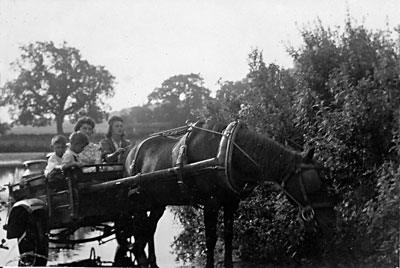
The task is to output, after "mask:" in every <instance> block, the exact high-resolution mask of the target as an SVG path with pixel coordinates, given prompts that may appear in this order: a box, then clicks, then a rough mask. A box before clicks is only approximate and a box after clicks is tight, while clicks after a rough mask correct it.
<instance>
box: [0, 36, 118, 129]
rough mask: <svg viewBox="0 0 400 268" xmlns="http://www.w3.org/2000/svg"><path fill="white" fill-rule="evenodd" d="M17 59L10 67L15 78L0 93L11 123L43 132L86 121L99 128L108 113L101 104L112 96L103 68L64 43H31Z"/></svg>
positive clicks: (111, 87)
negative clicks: (66, 122) (44, 128)
mask: <svg viewBox="0 0 400 268" xmlns="http://www.w3.org/2000/svg"><path fill="white" fill-rule="evenodd" d="M20 49H21V51H22V53H21V56H20V57H19V58H18V59H17V60H16V61H15V62H14V63H13V64H12V65H13V66H14V67H15V70H16V72H17V73H19V74H18V77H17V78H16V79H14V80H12V81H10V82H7V83H6V84H5V86H4V88H2V96H1V97H0V105H10V110H9V112H10V114H11V116H12V120H13V122H14V123H17V124H22V125H33V126H44V125H49V124H51V121H52V120H55V121H56V125H57V133H63V122H64V120H65V118H66V117H68V118H69V119H70V120H71V121H72V122H73V121H75V120H77V118H78V117H81V116H83V115H87V116H90V117H92V118H93V119H94V120H95V121H96V122H100V121H101V120H102V119H104V118H105V117H106V115H107V110H110V107H109V106H108V105H106V103H105V102H104V99H105V98H109V97H111V96H113V95H114V88H113V84H114V79H115V77H114V76H112V75H111V74H110V73H109V72H108V71H107V70H106V69H105V68H104V67H103V66H93V65H91V64H90V63H89V62H88V61H87V60H84V59H83V58H82V57H81V54H80V52H79V50H78V49H76V48H73V47H68V46H67V44H66V42H64V43H63V44H62V45H61V47H56V46H55V45H54V44H53V42H35V43H31V44H28V45H25V46H21V47H20Z"/></svg>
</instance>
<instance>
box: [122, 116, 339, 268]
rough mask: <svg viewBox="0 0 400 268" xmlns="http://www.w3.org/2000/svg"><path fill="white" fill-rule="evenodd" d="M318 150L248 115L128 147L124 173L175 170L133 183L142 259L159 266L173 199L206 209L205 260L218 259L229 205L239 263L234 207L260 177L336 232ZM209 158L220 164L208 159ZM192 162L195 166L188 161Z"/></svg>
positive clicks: (325, 231) (312, 223) (304, 217)
mask: <svg viewBox="0 0 400 268" xmlns="http://www.w3.org/2000/svg"><path fill="white" fill-rule="evenodd" d="M312 158H313V150H310V151H309V152H308V153H305V154H304V153H303V154H302V153H299V152H295V151H293V150H291V149H288V148H286V147H284V146H283V145H281V144H279V143H278V142H276V141H274V140H272V139H270V138H269V137H267V136H265V135H261V134H258V133H257V132H255V131H252V130H249V129H248V128H247V126H245V125H244V124H243V123H241V122H232V123H230V124H229V125H228V126H227V125H225V124H221V123H218V122H213V121H205V122H200V121H199V122H198V123H196V124H192V125H190V126H189V127H188V130H187V131H186V134H184V135H183V136H179V137H171V136H168V135H162V134H160V135H153V136H151V137H149V138H147V139H145V140H143V141H142V142H141V143H139V144H138V145H136V146H134V147H133V148H132V149H131V150H130V151H129V153H128V154H127V157H126V161H125V176H132V175H135V174H136V175H137V174H147V173H154V172H157V171H162V170H168V172H166V173H168V174H169V173H171V175H170V176H165V177H157V178H155V179H143V180H140V183H138V185H137V186H136V187H133V188H132V189H131V190H130V196H131V198H132V199H131V200H132V206H134V208H133V215H134V225H135V230H136V232H135V233H134V239H135V244H134V249H133V252H134V255H135V257H136V261H137V262H138V265H139V266H140V267H158V266H157V262H156V256H155V251H154V234H155V231H156V228H157V223H158V221H159V219H160V218H161V217H162V215H163V213H164V210H165V208H166V206H168V205H196V206H197V205H199V206H201V207H203V209H204V223H205V236H206V248H207V252H206V254H207V260H206V267H207V268H213V267H214V249H215V245H216V241H217V218H218V213H219V210H220V209H221V208H223V212H224V241H225V255H224V265H225V267H228V268H232V267H233V262H232V238H233V223H234V214H235V212H236V210H237V209H238V206H239V201H240V200H241V199H243V198H244V197H246V196H248V195H249V194H250V193H251V191H252V190H253V189H254V188H255V187H256V186H257V185H258V184H259V183H260V182H261V181H268V182H271V183H273V184H274V185H277V186H278V187H279V188H280V189H281V190H282V191H283V192H284V193H285V194H286V195H287V197H288V199H289V201H290V202H291V203H292V204H293V205H295V206H298V208H299V215H300V218H301V221H303V222H304V223H306V224H305V226H306V227H307V226H309V227H308V228H309V229H313V230H315V229H316V228H317V229H318V232H319V233H322V235H325V236H326V237H332V235H333V232H334V226H335V213H334V209H333V203H332V201H331V199H330V197H329V195H328V190H327V186H326V184H325V182H324V180H323V176H322V175H321V172H320V167H319V166H318V165H317V164H316V163H314V161H313V159H312ZM207 161H208V162H210V163H214V164H211V165H206V164H204V163H206V162H207ZM215 163H216V164H215ZM191 165H193V166H196V168H194V169H193V170H191V169H189V168H186V169H185V167H190V166H191ZM147 212H149V214H147ZM146 244H148V257H147V256H146V253H145V251H144V249H145V246H146Z"/></svg>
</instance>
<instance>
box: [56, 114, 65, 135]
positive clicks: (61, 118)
mask: <svg viewBox="0 0 400 268" xmlns="http://www.w3.org/2000/svg"><path fill="white" fill-rule="evenodd" d="M63 123H64V116H56V124H57V134H64V129H63Z"/></svg>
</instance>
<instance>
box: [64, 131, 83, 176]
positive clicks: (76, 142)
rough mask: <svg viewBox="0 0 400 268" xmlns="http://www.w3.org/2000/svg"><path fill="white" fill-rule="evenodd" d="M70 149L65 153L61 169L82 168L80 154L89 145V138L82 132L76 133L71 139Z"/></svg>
mask: <svg viewBox="0 0 400 268" xmlns="http://www.w3.org/2000/svg"><path fill="white" fill-rule="evenodd" d="M69 140H70V147H69V148H68V150H67V151H66V152H65V154H64V155H63V157H62V160H61V168H62V169H65V168H68V167H80V166H82V165H83V163H82V161H81V160H80V158H79V154H80V153H81V152H82V151H83V149H84V148H85V147H86V146H87V145H88V144H89V138H88V136H87V135H86V134H83V133H82V132H79V131H78V132H74V133H72V134H71V136H70V137H69Z"/></svg>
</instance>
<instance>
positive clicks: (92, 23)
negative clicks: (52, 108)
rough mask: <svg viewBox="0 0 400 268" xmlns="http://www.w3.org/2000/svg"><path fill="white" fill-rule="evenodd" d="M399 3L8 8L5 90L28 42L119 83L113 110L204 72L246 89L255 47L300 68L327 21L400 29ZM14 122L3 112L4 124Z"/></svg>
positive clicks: (53, 2)
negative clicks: (304, 43)
mask: <svg viewBox="0 0 400 268" xmlns="http://www.w3.org/2000/svg"><path fill="white" fill-rule="evenodd" d="M399 10H400V0H335V1H332V0H286V1H285V0H247V1H239V0H238V1H235V0H226V1H222V0H221V1H219V0H199V1H193V0H163V1H161V0H160V1H152V0H126V1H118V0H110V1H108V0H107V1H106V0H68V1H67V0H66V1H61V0H35V1H32V0H26V1H25V0H24V1H23V0H0V86H2V85H3V84H4V83H5V82H6V81H8V80H10V79H12V78H14V77H15V74H13V73H12V71H11V70H10V67H9V64H10V63H11V62H12V61H14V60H15V59H16V58H17V57H18V55H19V49H18V47H19V46H21V45H24V44H27V43H29V42H35V41H53V42H54V43H55V44H56V45H59V44H61V43H62V42H63V41H66V42H67V44H68V45H69V46H73V47H76V48H77V49H79V50H80V51H81V54H82V56H83V58H85V59H87V60H88V61H89V62H90V63H91V64H94V65H103V66H105V67H106V69H107V70H109V71H110V72H111V73H112V74H113V75H114V76H115V77H116V82H117V85H116V87H115V92H116V94H115V97H114V98H113V99H110V100H109V104H110V105H111V106H112V108H113V110H120V109H122V108H126V107H131V106H135V105H142V104H144V103H145V102H146V99H147V98H146V97H147V95H148V94H149V93H150V92H151V91H152V90H154V88H156V87H158V86H160V85H161V83H162V82H163V81H164V80H166V79H167V78H169V77H171V76H173V75H177V74H189V73H200V74H201V75H202V77H203V78H204V79H205V85H206V86H207V87H208V88H210V89H212V90H215V89H216V88H217V87H216V82H217V81H218V79H220V78H221V79H222V80H233V81H237V80H240V79H242V78H243V77H244V76H245V75H246V73H247V71H248V66H247V55H248V54H249V52H250V51H251V49H252V48H259V49H261V50H262V51H263V54H264V61H265V62H266V63H267V64H268V63H276V64H278V65H280V66H282V67H291V66H292V61H291V58H290V57H289V56H288V55H287V53H286V49H285V47H286V45H287V44H291V45H294V46H295V47H297V46H298V45H299V44H300V43H301V39H300V35H299V29H300V28H302V27H303V26H304V25H308V24H310V23H313V22H314V21H315V20H316V19H317V18H320V19H321V21H322V24H323V25H325V26H332V27H334V26H343V25H344V21H345V19H346V14H347V11H349V12H350V15H351V17H353V18H355V19H356V20H357V21H358V23H359V24H364V25H366V26H367V27H368V28H369V29H384V28H386V25H387V24H388V25H389V27H390V28H393V27H395V26H397V25H400V11H399ZM2 120H3V121H4V120H5V115H4V111H3V112H2V113H0V121H2Z"/></svg>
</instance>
